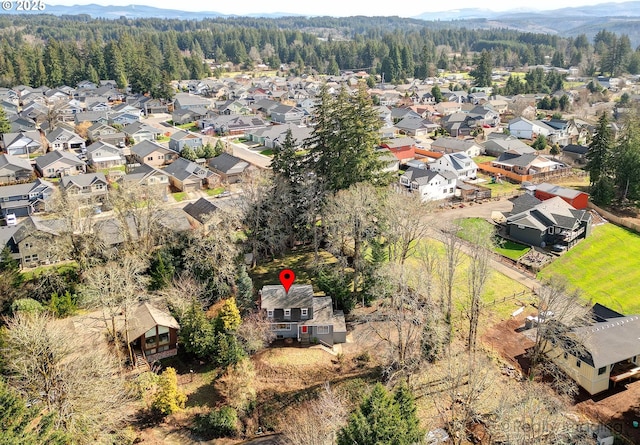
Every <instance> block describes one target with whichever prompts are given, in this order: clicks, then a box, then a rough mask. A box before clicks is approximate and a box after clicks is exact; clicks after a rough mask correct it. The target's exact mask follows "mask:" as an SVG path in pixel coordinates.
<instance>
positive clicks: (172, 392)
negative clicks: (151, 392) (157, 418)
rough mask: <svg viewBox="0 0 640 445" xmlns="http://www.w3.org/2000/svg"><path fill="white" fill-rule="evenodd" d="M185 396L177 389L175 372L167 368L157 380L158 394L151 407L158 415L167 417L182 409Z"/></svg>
mask: <svg viewBox="0 0 640 445" xmlns="http://www.w3.org/2000/svg"><path fill="white" fill-rule="evenodd" d="M186 402H187V396H186V395H185V394H184V393H183V392H182V391H180V389H178V376H177V375H176V370H175V369H173V368H167V369H165V370H164V372H163V373H162V374H161V375H160V377H159V378H158V392H157V393H156V395H155V398H154V400H153V403H152V404H151V407H152V408H153V409H154V410H155V411H157V412H158V413H159V414H162V415H165V416H168V415H169V414H173V413H175V412H177V411H180V410H181V409H183V408H184V405H185V403H186Z"/></svg>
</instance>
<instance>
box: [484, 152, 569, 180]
mask: <svg viewBox="0 0 640 445" xmlns="http://www.w3.org/2000/svg"><path fill="white" fill-rule="evenodd" d="M491 165H492V166H493V167H495V168H499V169H501V170H504V171H508V172H513V173H516V174H518V175H535V174H538V173H550V172H553V171H555V170H561V169H563V168H564V167H565V166H564V165H563V164H561V163H559V162H556V161H554V160H552V159H549V158H548V157H546V156H543V155H538V153H526V154H513V153H503V154H501V155H500V157H498V159H496V160H494V161H491Z"/></svg>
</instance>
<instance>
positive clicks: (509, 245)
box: [495, 241, 531, 260]
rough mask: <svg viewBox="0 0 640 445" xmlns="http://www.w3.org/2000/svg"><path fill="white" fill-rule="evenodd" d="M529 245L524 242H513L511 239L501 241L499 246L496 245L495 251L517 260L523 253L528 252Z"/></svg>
mask: <svg viewBox="0 0 640 445" xmlns="http://www.w3.org/2000/svg"><path fill="white" fill-rule="evenodd" d="M530 250H531V247H529V246H525V245H524V244H519V243H514V242H513V241H503V242H501V243H500V246H499V247H496V249H495V251H496V252H497V253H499V254H500V255H502V256H504V257H507V258H511V259H512V260H519V259H520V258H521V257H522V256H523V255H524V254H526V253H527V252H529V251H530Z"/></svg>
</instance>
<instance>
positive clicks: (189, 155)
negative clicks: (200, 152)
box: [180, 146, 198, 161]
mask: <svg viewBox="0 0 640 445" xmlns="http://www.w3.org/2000/svg"><path fill="white" fill-rule="evenodd" d="M180 157H183V158H185V159H188V160H189V161H195V160H196V159H198V156H197V155H196V152H195V151H194V150H193V148H191V147H189V146H185V147H184V148H183V149H182V151H181V152H180Z"/></svg>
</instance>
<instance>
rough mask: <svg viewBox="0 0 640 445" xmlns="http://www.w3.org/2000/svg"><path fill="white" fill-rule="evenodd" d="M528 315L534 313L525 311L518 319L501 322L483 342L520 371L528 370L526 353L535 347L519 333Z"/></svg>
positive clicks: (483, 337) (489, 331) (487, 332)
mask: <svg viewBox="0 0 640 445" xmlns="http://www.w3.org/2000/svg"><path fill="white" fill-rule="evenodd" d="M527 315H533V312H531V313H527V312H526V311H525V312H523V313H522V314H520V315H518V316H517V317H512V318H510V319H509V320H505V321H503V322H500V323H498V324H496V325H494V326H492V327H490V328H489V329H487V331H486V332H485V334H484V335H483V336H482V342H483V343H484V344H485V345H487V346H488V347H489V348H491V349H492V350H494V351H495V352H497V353H498V354H500V356H501V357H503V358H504V359H506V360H508V361H509V362H510V363H511V364H512V365H513V366H517V367H518V369H520V371H523V370H526V369H528V367H529V366H528V360H527V357H526V352H527V349H528V348H530V347H532V346H533V341H531V339H530V338H528V337H527V336H525V335H524V334H523V333H522V332H519V329H520V328H521V327H522V326H523V325H524V320H525V318H526V317H527Z"/></svg>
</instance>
